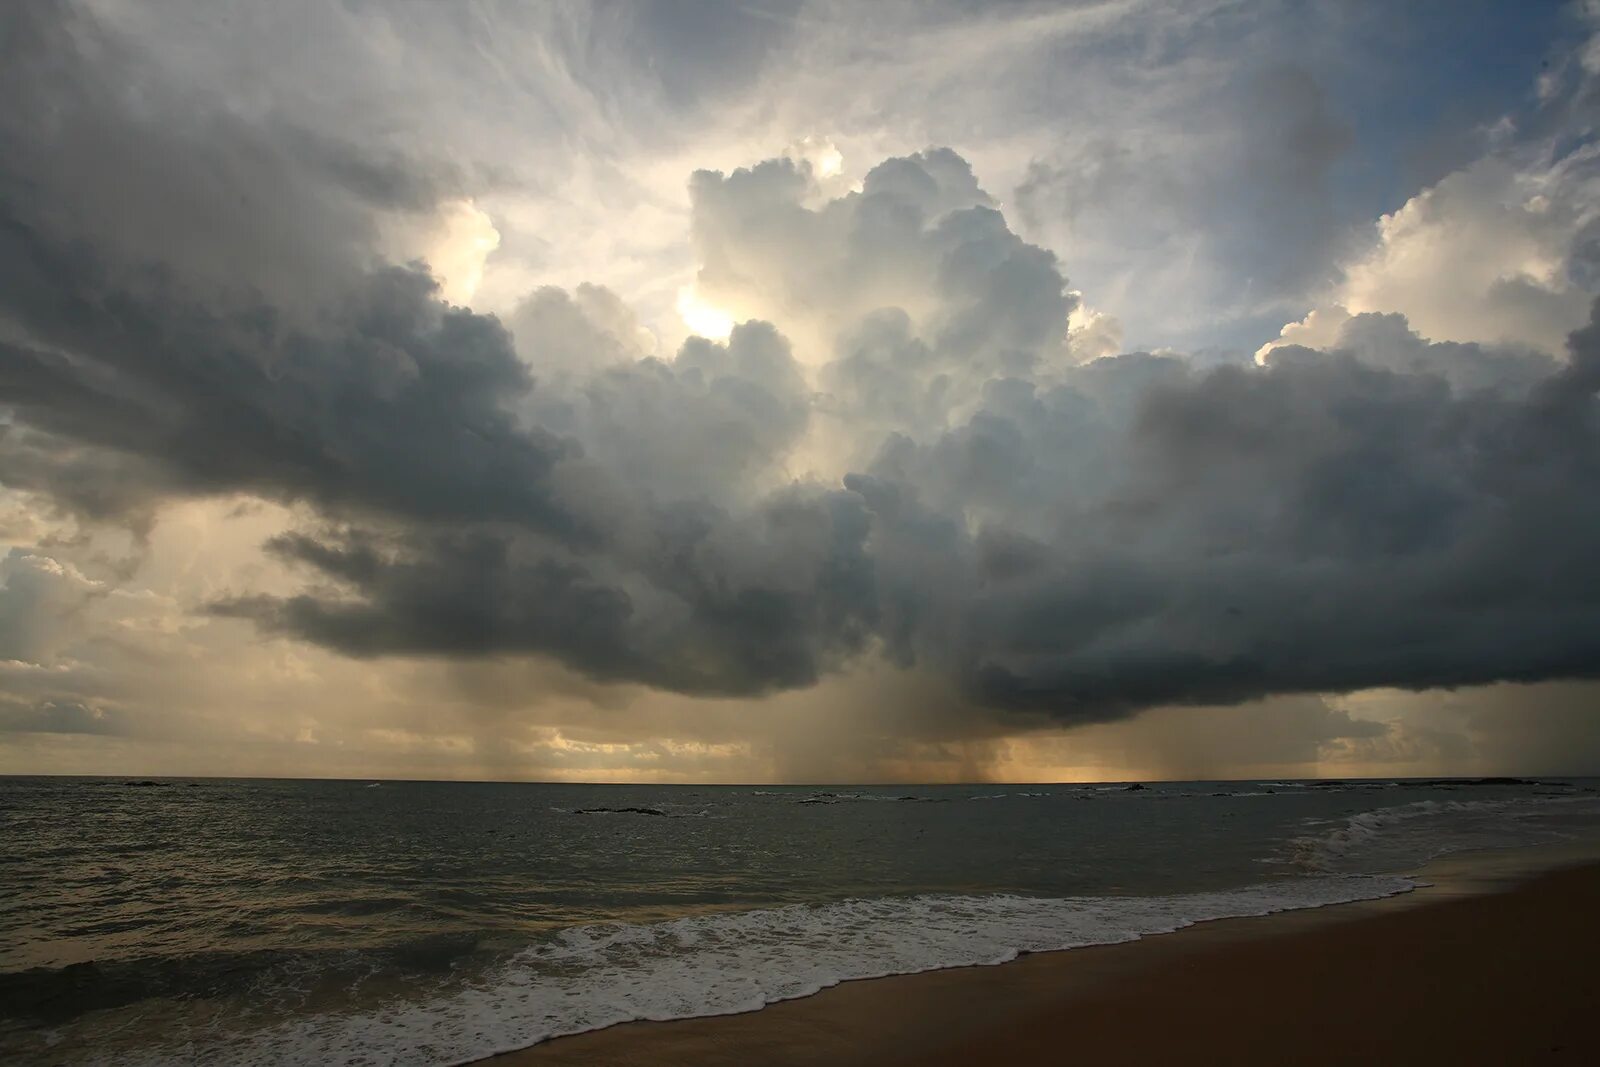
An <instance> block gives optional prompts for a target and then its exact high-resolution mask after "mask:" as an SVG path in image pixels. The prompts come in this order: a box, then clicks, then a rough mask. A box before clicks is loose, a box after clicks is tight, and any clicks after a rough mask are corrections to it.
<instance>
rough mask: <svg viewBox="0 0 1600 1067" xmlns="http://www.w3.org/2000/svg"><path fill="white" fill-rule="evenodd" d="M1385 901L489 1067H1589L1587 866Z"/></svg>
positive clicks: (1482, 862)
mask: <svg viewBox="0 0 1600 1067" xmlns="http://www.w3.org/2000/svg"><path fill="white" fill-rule="evenodd" d="M1418 878H1419V879H1420V880H1423V881H1426V882H1429V883H1431V884H1430V885H1427V886H1423V887H1420V888H1418V889H1417V890H1415V891H1414V892H1412V893H1409V894H1405V895H1403V896H1399V897H1391V898H1387V899H1385V900H1380V901H1368V902H1359V903H1351V904H1342V905H1335V906H1332V907H1327V908H1320V909H1314V910H1308V911H1296V912H1289V913H1285V914H1280V915H1274V916H1266V917H1261V918H1245V919H1228V920H1220V921H1217V922H1210V923H1201V924H1198V925H1196V926H1193V927H1190V928H1188V929H1186V930H1182V931H1179V932H1177V933H1173V934H1167V935H1160V936H1155V937H1149V938H1145V939H1143V940H1140V941H1136V942H1131V943H1127V944H1121V945H1104V946H1094V947H1088V948H1083V949H1076V950H1072V951H1065V952H1047V953H1038V954H1035V955H1031V956H1027V957H1024V958H1022V959H1020V960H1018V961H1016V962H1014V963H1010V964H1005V965H1001V966H996V967H969V968H960V969H951V970H942V971H933V972H928V973H924V974H916V975H905V976H897V977H891V978H883V979H875V980H869V981H859V982H848V983H843V984H841V985H839V986H836V987H834V988H832V989H828V990H825V991H824V992H822V993H820V994H818V995H816V996H813V997H809V998H805V999H801V1000H794V1001H788V1002H784V1003H780V1004H775V1005H772V1006H770V1007H768V1008H766V1009H764V1010H762V1011H759V1012H754V1013H749V1014H744V1015H736V1016H724V1017H719V1018H700V1019H684V1020H675V1021H671V1022H664V1023H650V1022H640V1023H629V1024H624V1025H621V1026H616V1027H612V1028H609V1029H606V1030H600V1031H596V1032H592V1033H587V1034H581V1035H577V1036H574V1037H568V1038H560V1039H557V1040H554V1041H551V1042H549V1043H546V1044H544V1045H540V1046H536V1047H534V1048H531V1049H527V1050H524V1051H521V1052H517V1053H512V1054H509V1055H506V1056H502V1057H497V1058H495V1060H494V1061H493V1062H494V1064H495V1065H496V1067H558V1065H560V1067H583V1065H601V1064H606V1065H613V1067H633V1065H638V1067H644V1065H656V1064H691V1063H692V1064H698V1065H702V1067H716V1065H721V1064H727V1065H730V1067H731V1065H735V1064H739V1065H743V1064H751V1063H761V1064H767V1065H801V1064H822V1063H828V1064H896V1065H903V1067H957V1065H965V1064H975V1063H1007V1064H1058V1063H1059V1064H1065V1063H1094V1064H1146V1063H1228V1064H1240V1065H1248V1064H1284V1063H1296V1064H1345V1063H1360V1062H1367V1063H1458V1064H1459V1063H1481V1064H1509V1063H1546V1062H1548V1063H1574V1064H1577V1063H1593V1062H1600V1029H1597V1028H1596V1026H1595V1024H1594V1021H1593V1013H1594V1010H1595V1008H1596V1006H1597V1005H1600V970H1597V969H1596V968H1595V967H1594V965H1593V960H1592V958H1591V953H1592V947H1593V946H1594V945H1596V944H1600V914H1597V912H1596V910H1595V907H1594V904H1595V902H1596V901H1597V900H1600V850H1597V849H1596V848H1595V847H1593V846H1588V845H1585V846H1571V847H1558V848H1554V849H1530V850H1520V851H1508V852H1499V853H1484V854H1477V855H1464V856H1456V857H1451V858H1448V859H1446V860H1443V861H1439V862H1435V863H1433V864H1430V865H1428V866H1427V867H1425V868H1423V869H1422V870H1421V871H1419V872H1418Z"/></svg>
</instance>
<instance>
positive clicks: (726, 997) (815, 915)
mask: <svg viewBox="0 0 1600 1067" xmlns="http://www.w3.org/2000/svg"><path fill="white" fill-rule="evenodd" d="M1413 886H1414V883H1413V882H1411V881H1409V880H1407V879H1404V878H1399V877H1351V876H1338V875H1329V876H1320V877H1294V878H1286V879H1281V880H1278V881H1275V882H1271V883H1267V884H1262V885H1256V886H1251V887H1248V888H1243V889H1235V890H1229V891H1223V892H1212V893H1194V894H1184V895H1174V896H1155V897H1074V898H1036V897H1024V896H1015V895H1009V894H994V895H982V896H944V895H940V896H916V897H903V898H882V899H872V900H849V901H843V902H840V903H833V904H819V905H793V906H789V907H784V908H777V909H769V910H760V911H745V912H733V913H722V914H715V915H701V916H692V917H686V918H680V919H675V920H672V921H669V922H662V923H654V924H646V925H626V924H603V925H593V926H578V927H569V928H567V929H564V930H560V931H558V932H555V933H553V934H552V935H551V936H549V937H548V938H547V939H545V940H543V941H541V942H539V943H536V944H534V945H532V946H530V947H528V948H526V949H524V950H522V951H520V952H517V953H516V954H514V955H512V956H511V957H510V958H509V959H507V960H506V961H505V962H504V963H503V964H500V965H498V966H496V967H495V968H494V969H492V970H491V971H489V972H487V973H485V974H484V975H482V976H481V977H480V978H478V979H476V980H474V981H472V982H470V983H465V984H463V985H461V986H458V987H456V988H455V989H454V990H453V991H451V992H448V993H441V994H439V995H437V996H434V997H432V998H431V999H426V1000H422V1001H420V1002H419V1001H416V1000H410V999H407V1000H405V1001H404V1002H400V1003H391V1004H387V1005H385V1006H383V1007H380V1008H378V1009H376V1010H368V1011H365V1012H358V1013H346V1014H332V1013H323V1014H309V1015H299V1016H295V1017H293V1018H291V1019H290V1020H288V1021H285V1022H281V1023H278V1024H277V1025H274V1026H272V1027H270V1028H267V1029H265V1030H257V1031H255V1032H253V1033H247V1034H235V1035H233V1036H226V1035H224V1034H219V1033H217V1032H215V1031H209V1032H199V1033H187V1034H183V1033H173V1034H172V1035H171V1037H172V1040H173V1043H172V1044H170V1045H167V1046H165V1047H162V1048H159V1049H149V1050H144V1051H143V1052H142V1053H141V1054H135V1055H131V1056H130V1055H128V1054H127V1053H126V1052H119V1053H118V1055H117V1060H118V1062H121V1063H134V1064H140V1063H149V1064H155V1063H171V1062H174V1061H178V1062H194V1063H206V1064H236V1065H240V1067H255V1065H265V1064H276V1063H285V1062H300V1063H332V1062H338V1063H347V1064H379V1063H397V1062H401V1063H435V1064H460V1063H468V1062H471V1061H474V1060H478V1059H482V1058H485V1057H488V1056H491V1055H496V1054H498V1053H502V1052H507V1051H510V1050H513V1049H518V1048H525V1047H527V1046H529V1045H534V1044H538V1043H539V1042H541V1041H544V1040H547V1039H549V1038H552V1037H557V1036H561V1035H566V1034H575V1033H582V1032H584V1031H588V1030H596V1029H600V1028H602V1027H607V1026H612V1025H614V1024H617V1023H622V1022H629V1021H633V1020H643V1019H648V1020H658V1021H660V1020H667V1019H681V1018H688V1017H692V1016H708V1015H728V1014H736V1013H740V1012H747V1011H754V1010H756V1009H759V1008H761V1007H763V1006H765V1005H767V1004H771V1003H774V1002H777V1001H782V1000H790V999H794V998H798V997H805V996H809V995H811V994H813V993H816V992H818V991H820V990H822V989H825V988H827V987H829V986H833V985H837V984H838V983H840V982H844V981H850V980H854V979H862V978H877V977H883V976H887V975H893V974H910V973H916V972H919V971H928V970H936V969H940V968H947V967H965V966H974V965H991V964H999V963H1004V962H1006V961H1008V960H1012V959H1015V958H1016V957H1017V956H1018V955H1021V954H1024V953H1029V952H1043V951H1052V950H1060V949H1071V948H1078V947H1083V946H1087V945H1104V944H1115V943H1119V942H1124V941H1133V940H1137V939H1139V938H1142V937H1147V936H1150V935H1153V934H1162V933H1168V932H1171V931H1174V930H1178V929H1181V928H1183V927H1186V926H1190V925H1193V924H1194V923H1197V922H1204V921H1208V920H1213V919H1223V918H1235V917H1240V916H1250V915H1267V914H1271V913H1274V912H1281V911H1290V910H1296V909H1303V908H1317V907H1323V906H1325V905H1329V904H1338V903H1343V902H1346V901H1353V900H1370V899H1376V898H1378V897H1385V896H1391V895H1394V894H1397V893H1403V892H1406V891H1407V890H1409V889H1411V888H1413Z"/></svg>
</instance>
